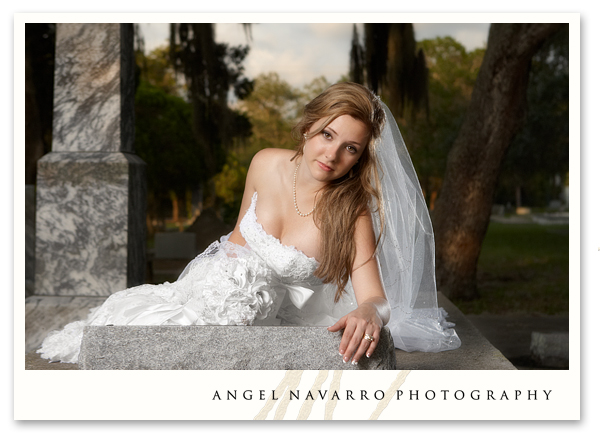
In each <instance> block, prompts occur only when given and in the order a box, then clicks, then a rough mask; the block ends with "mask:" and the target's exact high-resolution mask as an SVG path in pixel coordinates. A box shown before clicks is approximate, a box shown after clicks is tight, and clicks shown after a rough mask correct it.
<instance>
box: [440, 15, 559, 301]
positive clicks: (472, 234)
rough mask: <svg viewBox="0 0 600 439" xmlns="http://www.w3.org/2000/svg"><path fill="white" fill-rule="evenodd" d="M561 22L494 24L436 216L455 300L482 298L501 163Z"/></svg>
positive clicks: (443, 268) (445, 284) (447, 285)
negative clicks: (535, 59)
mask: <svg viewBox="0 0 600 439" xmlns="http://www.w3.org/2000/svg"><path fill="white" fill-rule="evenodd" d="M560 26H561V25H560V24H521V23H519V24H492V25H491V27H490V32H489V36H488V48H487V50H486V53H485V57H484V59H483V63H482V65H481V69H480V71H479V75H478V77H477V82H476V83H475V87H474V89H473V94H472V98H471V103H470V105H469V109H468V110H467V114H466V116H465V121H464V122H463V125H462V126H461V129H460V132H459V134H458V137H457V138H456V140H455V142H454V145H453V146H452V149H451V150H450V153H449V154H448V160H447V164H446V173H445V176H444V182H443V185H442V189H441V193H440V195H439V197H438V199H437V201H436V205H435V210H434V211H433V218H432V219H433V225H434V230H435V233H436V252H435V253H436V275H437V280H438V287H439V289H440V290H441V291H442V292H443V293H444V294H445V295H446V296H448V297H449V298H451V299H456V298H461V299H472V298H475V297H477V279H476V274H477V260H478V258H479V253H480V250H481V244H482V242H483V238H484V237H485V233H486V231H487V226H488V223H489V218H490V214H491V210H492V203H493V196H494V190H495V188H496V184H497V181H498V175H499V172H500V168H501V163H502V160H503V158H504V156H505V154H506V151H507V149H508V146H509V144H510V141H511V139H512V137H513V136H514V135H515V133H516V131H517V129H518V128H519V125H520V124H521V123H522V120H523V118H524V115H525V103H526V90H527V81H528V77H529V67H530V62H531V58H532V56H533V55H534V54H535V52H536V51H537V49H538V48H539V47H540V46H541V44H542V43H543V42H544V40H545V39H546V38H548V37H549V36H550V35H552V34H553V33H555V32H557V31H558V30H559V28H560Z"/></svg>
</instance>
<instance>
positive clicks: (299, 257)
mask: <svg viewBox="0 0 600 439" xmlns="http://www.w3.org/2000/svg"><path fill="white" fill-rule="evenodd" d="M257 198H258V193H257V192H255V193H254V195H253V196H252V202H251V203H250V207H249V208H248V211H247V212H246V214H245V215H244V217H243V218H242V221H241V222H240V232H241V234H242V236H243V237H244V239H245V240H246V243H247V244H248V246H249V247H250V248H251V249H252V251H253V252H254V253H256V254H257V255H258V256H259V257H260V258H261V259H262V260H263V261H265V263H266V264H267V265H268V266H269V267H270V268H271V269H272V270H273V271H274V272H275V273H276V274H277V275H278V276H279V277H280V279H281V280H282V281H283V282H285V283H292V284H299V283H302V284H306V283H309V284H310V285H317V284H320V283H321V281H320V280H319V279H318V278H316V277H315V276H314V274H313V273H314V272H315V270H316V269H317V267H318V265H319V263H318V262H317V260H316V259H314V258H311V257H308V256H306V255H305V254H304V253H302V252H301V251H300V250H298V249H297V248H296V247H294V246H291V245H283V244H282V243H281V241H280V240H279V239H277V238H275V237H274V236H272V235H269V234H268V233H267V232H265V229H264V228H263V226H262V225H261V224H260V223H259V222H258V219H257V217H256V200H257Z"/></svg>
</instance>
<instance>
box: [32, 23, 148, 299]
mask: <svg viewBox="0 0 600 439" xmlns="http://www.w3.org/2000/svg"><path fill="white" fill-rule="evenodd" d="M134 93H135V84H134V54H133V25H131V24H112V23H111V24H58V25H57V28H56V67H55V74H54V119H53V139H52V152H51V153H49V154H47V155H45V156H44V157H42V158H41V159H40V160H39V161H38V174H37V200H36V201H37V205H36V207H37V209H36V210H37V211H36V248H35V249H36V263H35V294H36V295H58V296H107V295H110V294H111V293H113V292H115V291H119V290H123V289H125V288H127V287H130V286H135V285H139V284H141V283H142V282H143V280H144V270H145V253H146V252H145V239H146V231H145V216H146V179H145V163H144V162H143V161H142V160H141V159H140V158H139V157H137V156H136V155H135V154H134V152H133V135H134V120H133V118H134Z"/></svg>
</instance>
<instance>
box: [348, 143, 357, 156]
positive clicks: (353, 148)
mask: <svg viewBox="0 0 600 439" xmlns="http://www.w3.org/2000/svg"><path fill="white" fill-rule="evenodd" d="M346 149H347V150H348V151H349V152H351V153H352V154H356V153H357V152H358V150H357V149H356V148H355V147H354V146H352V145H348V146H347V147H346Z"/></svg>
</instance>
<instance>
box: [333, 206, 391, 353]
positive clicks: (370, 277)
mask: <svg viewBox="0 0 600 439" xmlns="http://www.w3.org/2000/svg"><path fill="white" fill-rule="evenodd" d="M354 236H355V242H356V258H355V263H354V269H353V271H352V274H351V279H352V286H353V288H354V293H355V295H356V303H357V305H358V307H357V308H356V309H355V310H354V311H352V312H350V313H348V314H346V315H345V316H344V317H342V318H341V319H340V320H338V321H337V322H336V323H335V324H334V325H333V326H330V327H329V328H328V329H329V331H331V332H336V331H339V330H340V329H344V335H343V336H342V341H341V342H340V355H343V357H344V363H345V362H347V361H349V360H350V358H351V357H352V363H353V364H355V363H357V362H358V360H359V359H360V358H361V357H362V356H363V354H365V353H366V355H367V358H368V357H370V356H371V355H372V354H373V352H374V351H375V348H376V347H377V343H379V336H380V332H381V328H382V327H383V326H384V325H385V324H387V322H388V320H389V318H390V305H389V303H388V301H387V299H386V297H385V291H384V289H383V285H382V284H381V278H380V277H379V268H378V266H377V260H376V259H375V257H374V256H373V252H374V250H375V233H374V232H373V225H372V222H371V217H370V216H369V215H361V216H360V217H359V219H358V221H357V223H356V231H355V235H354ZM365 334H368V335H371V336H372V337H373V341H371V342H369V341H368V340H365V339H364V336H365ZM352 354H354V356H352Z"/></svg>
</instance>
